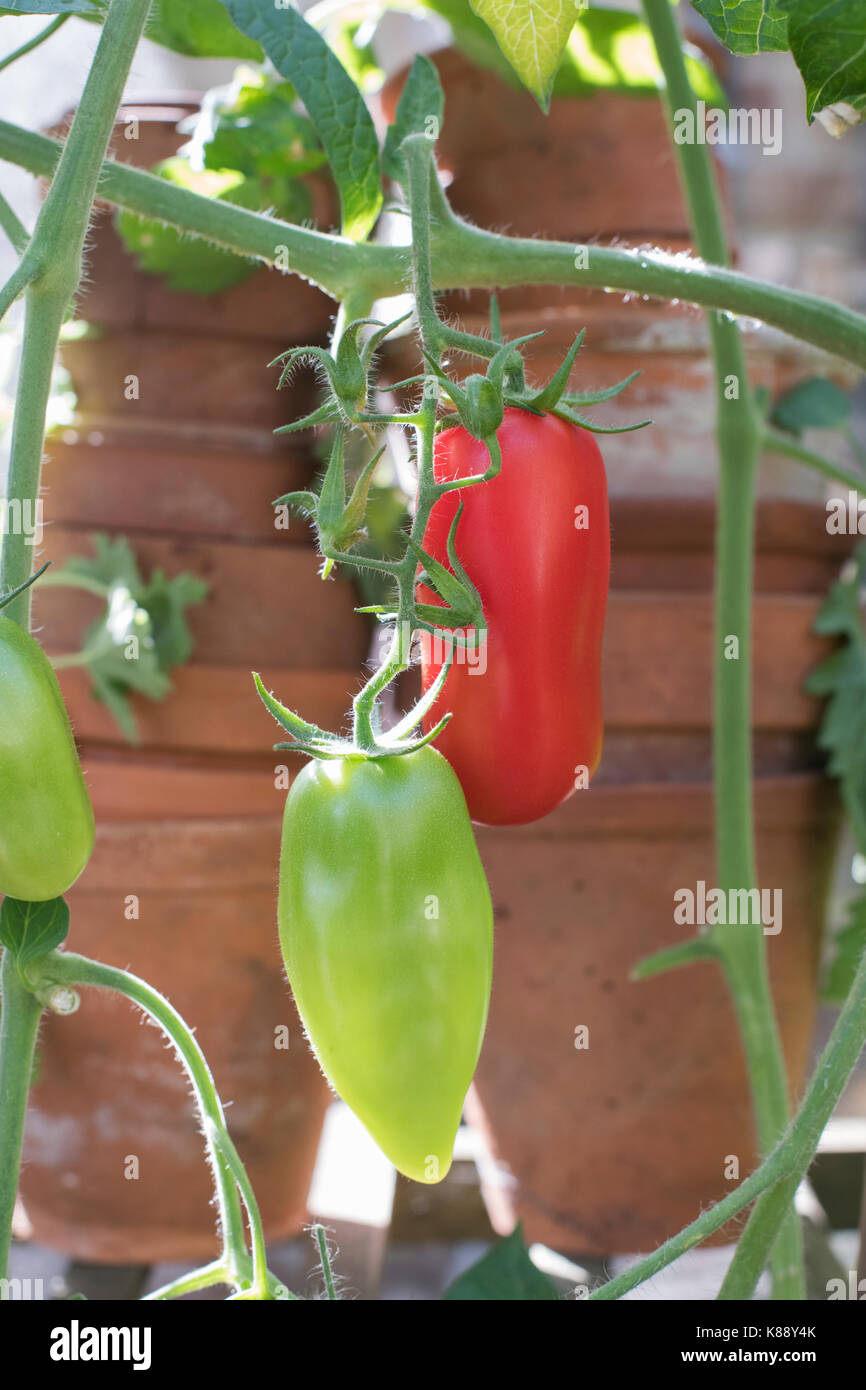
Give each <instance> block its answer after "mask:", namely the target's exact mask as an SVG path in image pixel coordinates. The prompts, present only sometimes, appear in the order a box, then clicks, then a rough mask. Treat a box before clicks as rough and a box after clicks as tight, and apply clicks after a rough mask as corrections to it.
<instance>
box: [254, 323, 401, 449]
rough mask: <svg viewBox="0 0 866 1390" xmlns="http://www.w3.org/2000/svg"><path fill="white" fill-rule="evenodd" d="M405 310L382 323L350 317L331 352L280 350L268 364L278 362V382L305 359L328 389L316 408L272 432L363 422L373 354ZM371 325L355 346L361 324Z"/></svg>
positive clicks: (289, 431) (316, 349) (285, 377)
mask: <svg viewBox="0 0 866 1390" xmlns="http://www.w3.org/2000/svg"><path fill="white" fill-rule="evenodd" d="M408 317H409V314H408V313H407V314H402V315H401V316H400V318H398V319H394V320H393V321H392V322H391V323H386V324H383V323H382V321H381V319H369V318H368V319H353V320H352V322H351V323H348V324H347V325H346V327H345V328H344V330H343V332H342V334H341V335H340V340H339V343H338V344H337V348H336V350H335V352H334V353H330V352H328V351H327V349H326V348H323V347H296V348H290V349H289V350H288V351H287V352H282V353H280V354H279V356H278V357H275V358H274V360H273V361H272V362H271V363H270V364H269V365H270V366H272V367H274V366H276V365H277V364H278V363H282V370H281V372H280V380H279V383H278V386H285V384H286V382H287V381H288V380H289V378H290V376H291V374H292V371H293V370H294V368H295V366H296V365H297V363H298V362H302V361H306V362H310V363H312V364H313V365H314V366H316V367H318V368H319V369H320V370H321V371H322V372H323V373H324V375H325V378H326V381H327V383H328V391H327V396H326V399H325V401H324V402H323V404H322V405H320V406H319V407H318V408H317V409H316V410H313V411H311V412H310V414H309V415H304V416H302V417H301V419H300V420H293V421H292V423H291V424H289V425H282V426H281V427H280V428H279V429H277V430H275V431H274V433H275V434H291V433H294V432H295V431H296V430H306V429H312V428H313V427H314V426H316V425H326V424H332V423H334V422H336V421H342V422H345V423H347V424H350V425H360V426H361V427H363V426H364V424H365V421H364V418H363V417H364V415H365V413H366V410H367V403H368V396H369V391H370V388H369V374H370V369H371V367H372V364H373V358H374V357H375V354H376V352H377V350H378V349H379V347H380V346H381V345H382V343H383V341H384V340H385V338H387V336H388V334H389V333H392V332H393V331H394V329H396V328H398V327H399V326H400V324H401V323H405V321H406V319H407V318H408ZM364 327H373V328H375V329H376V330H377V331H376V332H375V333H371V334H370V336H369V337H368V338H367V339H366V340H365V341H364V342H363V344H361V345H360V346H359V341H358V339H359V334H360V331H361V329H362V328H364Z"/></svg>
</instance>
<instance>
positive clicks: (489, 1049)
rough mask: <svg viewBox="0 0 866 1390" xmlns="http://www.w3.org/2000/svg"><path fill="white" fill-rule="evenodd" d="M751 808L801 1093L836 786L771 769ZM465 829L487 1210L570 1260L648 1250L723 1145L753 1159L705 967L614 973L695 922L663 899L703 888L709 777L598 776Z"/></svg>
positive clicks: (723, 1152)
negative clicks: (482, 1008)
mask: <svg viewBox="0 0 866 1390" xmlns="http://www.w3.org/2000/svg"><path fill="white" fill-rule="evenodd" d="M756 805H757V824H758V863H759V879H760V884H761V886H762V887H766V888H781V889H782V891H783V926H782V930H781V932H780V933H779V934H778V935H775V936H768V937H767V938H766V939H767V941H768V943H769V958H770V967H771V972H772V978H773V988H774V994H775V1000H776V1007H777V1013H778V1016H779V1020H780V1026H781V1029H782V1034H783V1039H784V1046H785V1053H786V1057H787V1061H788V1066H789V1069H790V1075H791V1076H792V1078H793V1090H794V1093H795V1094H797V1093H799V1090H800V1087H801V1084H802V1080H803V1074H804V1068H805V1065H806V1061H807V1054H808V1049H809V1043H810V1039H811V1033H812V1025H813V1019H814V1009H815V989H816V985H815V980H816V970H817V962H818V951H819V941H820V930H821V909H822V904H823V894H824V890H825V887H826V881H827V875H828V870H829V865H830V861H831V857H832V850H833V844H834V838H835V801H834V792H833V790H832V788H831V787H830V786H829V784H827V783H826V782H825V781H824V780H823V779H822V778H821V777H809V776H803V777H787V778H784V779H769V780H766V781H763V782H759V783H758V786H757V801H756ZM478 839H479V845H480V848H481V853H482V857H483V859H484V863H485V866H486V869H487V872H488V876H489V879H490V883H491V889H492V892H493V897H494V904H495V913H496V934H495V947H494V985H493V999H492V1005H491V1014H490V1022H489V1024H488V1029H487V1035H486V1038H485V1042H484V1047H483V1049H482V1053H481V1060H480V1063H479V1068H478V1072H477V1076H476V1086H475V1102H474V1108H473V1111H472V1117H473V1119H474V1120H475V1121H476V1122H477V1123H480V1124H481V1126H482V1128H483V1130H484V1132H485V1134H486V1137H487V1141H488V1144H489V1145H490V1148H491V1151H492V1154H493V1157H494V1160H495V1166H493V1167H489V1168H488V1169H487V1171H486V1172H484V1173H483V1174H482V1177H483V1186H484V1193H485V1198H486V1201H487V1204H488V1209H489V1211H490V1215H491V1219H492V1220H493V1223H494V1226H495V1227H496V1228H497V1230H499V1231H501V1232H506V1231H510V1230H511V1229H512V1228H513V1226H514V1223H515V1221H517V1220H520V1221H522V1222H523V1223H524V1230H525V1234H526V1237H527V1239H528V1240H529V1241H540V1242H542V1243H544V1244H546V1245H549V1246H552V1247H553V1248H554V1249H557V1250H560V1251H568V1252H570V1253H572V1254H575V1255H581V1254H582V1255H611V1254H617V1253H626V1252H638V1251H645V1250H649V1249H652V1248H654V1247H655V1246H656V1245H658V1244H659V1243H660V1242H661V1241H662V1240H664V1239H665V1238H666V1237H667V1236H669V1235H670V1234H671V1232H673V1231H676V1230H679V1229H680V1228H681V1227H682V1226H684V1225H685V1224H686V1223H687V1222H689V1221H691V1220H693V1219H694V1217H695V1216H697V1215H698V1213H699V1212H700V1211H701V1210H702V1209H703V1208H704V1207H706V1206H707V1204H708V1203H710V1202H712V1201H716V1200H718V1199H719V1198H720V1197H722V1196H723V1195H724V1194H725V1193H726V1192H727V1191H729V1190H730V1189H731V1187H733V1186H735V1182H734V1181H733V1180H730V1181H729V1180H726V1177H725V1165H726V1163H729V1161H730V1160H729V1156H730V1155H733V1156H735V1157H736V1158H737V1159H738V1160H739V1173H740V1176H741V1177H744V1176H745V1175H746V1174H747V1173H748V1172H749V1171H750V1169H751V1168H752V1167H753V1165H754V1162H755V1157H756V1155H755V1142H754V1135H753V1130H752V1122H751V1118H750V1106H749V1100H748V1087H747V1082H746V1077H745V1072H744V1067H743V1062H742V1057H741V1052H740V1045H739V1041H738V1033H737V1027H736V1023H735V1019H734V1016H733V1012H732V1008H731V1004H730V1002H729V996H728V992H727V988H726V986H725V984H724V982H723V979H722V976H721V972H720V971H719V970H718V969H717V968H716V967H714V966H713V965H711V964H707V965H695V966H690V967H688V968H687V969H683V970H680V971H675V972H672V973H670V974H667V975H663V976H659V977H657V978H656V979H653V980H648V981H643V982H641V983H631V982H630V981H629V971H630V970H631V968H632V966H633V965H634V964H635V963H636V962H637V961H639V960H641V959H642V958H643V957H644V956H647V955H649V954H651V953H652V952H653V951H656V950H659V949H660V948H661V947H663V946H668V945H671V944H673V943H674V942H676V941H680V940H682V939H683V938H684V935H685V934H687V933H690V932H693V931H694V930H695V929H694V928H689V927H682V926H677V925H676V924H675V922H674V917H673V913H674V897H673V895H674V892H675V891H676V890H677V889H678V888H683V887H688V888H692V889H693V890H694V889H695V887H696V884H697V882H698V880H704V881H705V882H706V883H707V884H708V885H712V883H713V882H714V878H713V875H714V869H713V857H714V856H713V839H712V794H711V789H710V787H709V786H707V785H700V784H698V785H689V786H683V785H678V786H677V785H670V784H668V785H636V784H631V785H629V786H626V787H599V786H596V787H594V788H593V789H592V791H591V792H589V793H586V794H582V795H580V794H579V795H576V796H574V797H573V798H572V799H571V801H569V802H567V803H566V804H565V805H564V806H563V807H561V808H560V810H559V811H557V812H556V813H555V814H554V815H553V816H550V817H548V818H547V819H546V820H544V821H541V822H539V823H538V824H537V825H533V826H527V827H525V828H522V829H519V830H502V829H500V830H490V829H480V830H479V834H478ZM742 929H743V928H737V927H730V928H729V930H732V931H735V930H742ZM581 1025H585V1026H586V1027H587V1028H588V1030H589V1033H588V1047H585V1048H579V1047H578V1044H577V1036H576V1032H575V1030H576V1029H578V1028H579V1027H581ZM726 1236H727V1238H731V1236H730V1232H727V1233H725V1232H723V1233H721V1235H720V1237H719V1238H720V1239H724V1238H725V1237H726Z"/></svg>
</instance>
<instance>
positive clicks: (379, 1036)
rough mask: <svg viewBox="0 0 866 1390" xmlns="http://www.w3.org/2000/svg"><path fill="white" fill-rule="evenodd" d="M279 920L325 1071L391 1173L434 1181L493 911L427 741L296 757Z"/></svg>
mask: <svg viewBox="0 0 866 1390" xmlns="http://www.w3.org/2000/svg"><path fill="white" fill-rule="evenodd" d="M279 922H280V942H281V944H282V948H283V957H284V959H285V962H286V969H287V971H288V976H289V982H290V984H291V986H292V990H293V992H294V996H295V1002H296V1003H297V1006H298V1010H299V1012H300V1015H301V1019H302V1021H303V1024H304V1027H305V1029H306V1030H307V1034H308V1036H309V1039H310V1042H311V1043H312V1046H313V1050H314V1052H315V1053H316V1056H317V1057H318V1060H319V1063H320V1065H321V1067H322V1070H323V1071H324V1072H325V1075H326V1076H327V1077H328V1080H329V1081H330V1082H331V1084H332V1086H333V1087H334V1089H335V1090H336V1091H337V1092H338V1093H339V1095H341V1096H342V1098H343V1100H345V1101H346V1102H347V1104H348V1105H349V1106H350V1107H351V1108H352V1110H354V1112H355V1114H356V1115H357V1116H358V1118H359V1119H360V1120H361V1121H362V1123H363V1124H364V1125H365V1126H366V1127H367V1129H368V1130H369V1132H370V1134H371V1135H372V1136H373V1138H374V1139H375V1140H376V1142H377V1144H378V1145H379V1146H380V1148H381V1149H383V1150H384V1152H385V1153H386V1154H387V1156H388V1158H390V1160H391V1162H392V1163H393V1164H394V1165H395V1167H397V1168H398V1169H399V1170H400V1172H401V1173H404V1174H405V1175H406V1176H407V1177H409V1178H414V1179H415V1180H416V1181H418V1182H428V1183H429V1182H439V1181H440V1180H441V1179H442V1178H444V1177H445V1174H446V1173H447V1172H448V1169H449V1168H450V1166H451V1157H452V1151H453V1148H454V1137H455V1134H456V1132H457V1126H458V1125H459V1123H460V1114H461V1111H462V1108H463V1101H464V1099H465V1096H466V1092H467V1090H468V1088H469V1083H470V1081H471V1080H472V1075H473V1073H474V1071H475V1064H476V1062H477V1060H478V1054H479V1052H480V1050H481V1040H482V1038H483V1036H484V1028H485V1025H486V1022H487V1007H488V1002H489V998H490V980H491V971H492V951H493V910H492V906H491V902H490V890H489V889H488V887H487V880H486V878H485V876H484V870H483V868H482V865H481V859H480V857H479V854H478V850H477V848H476V845H475V839H474V836H473V833H472V828H471V825H470V821H469V814H468V812H467V810H466V802H465V800H464V797H463V793H462V791H461V790H460V784H459V782H458V781H457V778H456V776H455V774H454V773H453V772H452V770H451V768H450V766H449V765H448V763H447V762H446V761H445V759H444V758H443V757H442V756H441V755H440V754H439V753H437V752H436V751H435V749H433V748H430V747H426V748H421V749H419V750H418V751H416V752H414V753H409V754H405V755H402V756H399V757H386V758H379V759H372V760H370V759H362V758H352V757H348V758H340V759H334V760H332V761H313V762H311V763H309V764H308V765H307V766H306V767H305V768H304V770H303V772H301V773H300V775H299V776H298V778H297V779H296V781H295V782H294V783H293V785H292V787H291V790H290V791H289V795H288V798H287V801H286V810H285V817H284V821H283V843H282V855H281V861H280V901H279Z"/></svg>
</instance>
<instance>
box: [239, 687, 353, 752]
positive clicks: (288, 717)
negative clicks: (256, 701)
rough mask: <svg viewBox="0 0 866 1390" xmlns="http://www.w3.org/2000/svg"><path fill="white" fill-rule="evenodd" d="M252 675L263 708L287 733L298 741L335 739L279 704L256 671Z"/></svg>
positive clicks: (316, 741) (332, 740)
mask: <svg viewBox="0 0 866 1390" xmlns="http://www.w3.org/2000/svg"><path fill="white" fill-rule="evenodd" d="M252 676H253V680H254V681H255V683H256V690H257V691H258V692H259V698H260V699H261V701H262V704H263V705H264V706H265V709H266V710H267V711H268V713H269V714H271V715H273V717H274V719H276V721H277V723H278V724H279V725H281V726H282V728H284V729H285V730H286V732H287V733H290V734H291V735H292V736H293V737H294V738H297V739H298V741H299V742H302V741H303V742H308V743H313V742H315V743H319V742H321V743H325V744H331V743H333V742H334V741H335V736H334V735H333V734H329V733H326V732H325V731H324V730H323V729H319V728H318V727H317V726H316V725H315V724H308V723H307V721H306V720H305V719H302V718H301V716H300V715H299V714H295V713H294V712H293V711H292V710H290V709H286V707H285V705H282V704H280V702H279V700H278V699H276V697H275V696H273V695H271V694H270V693H269V692H268V691H267V690H265V687H264V685H263V683H262V678H261V676H260V675H259V673H258V671H253V673H252Z"/></svg>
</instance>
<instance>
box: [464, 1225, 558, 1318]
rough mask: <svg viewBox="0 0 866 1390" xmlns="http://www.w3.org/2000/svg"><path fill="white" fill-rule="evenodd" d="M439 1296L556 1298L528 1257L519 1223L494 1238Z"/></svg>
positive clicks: (489, 1299)
mask: <svg viewBox="0 0 866 1390" xmlns="http://www.w3.org/2000/svg"><path fill="white" fill-rule="evenodd" d="M443 1297H444V1298H445V1299H446V1301H448V1302H452V1303H453V1302H457V1301H458V1300H472V1301H474V1302H485V1303H487V1302H492V1301H494V1300H496V1301H499V1300H502V1301H506V1300H507V1301H510V1302H515V1303H517V1302H519V1303H527V1302H533V1301H538V1300H546V1301H548V1302H550V1301H553V1300H556V1301H557V1302H558V1301H559V1294H558V1293H557V1292H556V1289H555V1288H554V1286H553V1284H551V1282H550V1280H549V1279H548V1278H547V1276H546V1275H545V1274H542V1272H541V1270H540V1269H536V1267H535V1265H534V1264H533V1263H532V1261H531V1260H530V1258H529V1252H528V1251H527V1249H526V1246H525V1244H524V1241H523V1231H522V1229H521V1227H520V1226H517V1227H516V1228H515V1229H514V1230H513V1231H512V1233H511V1235H510V1236H506V1237H505V1239H504V1240H500V1241H497V1243H496V1245H494V1247H493V1249H492V1250H489V1251H488V1252H487V1254H486V1255H484V1256H483V1257H482V1258H481V1259H480V1260H479V1261H478V1262H477V1264H474V1265H472V1267H471V1268H470V1269H467V1271H466V1273H465V1274H461V1275H460V1278H459V1279H456V1280H455V1281H454V1283H453V1284H452V1285H451V1287H450V1288H449V1289H447V1290H446V1291H445V1294H444V1295H443Z"/></svg>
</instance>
